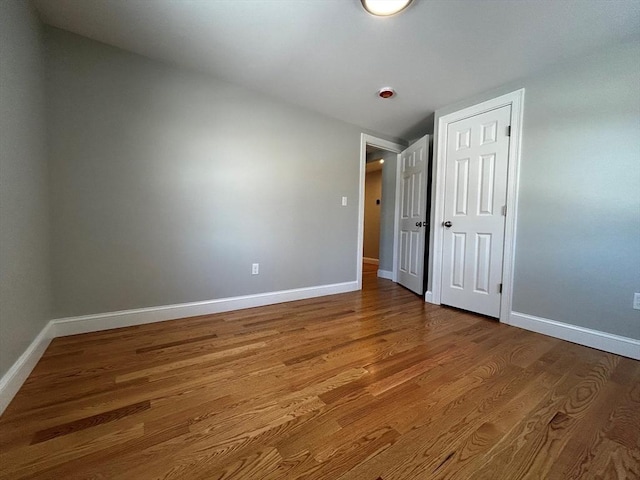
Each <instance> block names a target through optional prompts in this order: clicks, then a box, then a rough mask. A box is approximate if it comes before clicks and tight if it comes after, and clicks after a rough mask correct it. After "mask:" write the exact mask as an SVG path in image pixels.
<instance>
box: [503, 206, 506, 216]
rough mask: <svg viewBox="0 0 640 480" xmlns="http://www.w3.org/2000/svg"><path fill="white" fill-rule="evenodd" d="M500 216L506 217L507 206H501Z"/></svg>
mask: <svg viewBox="0 0 640 480" xmlns="http://www.w3.org/2000/svg"><path fill="white" fill-rule="evenodd" d="M502 215H503V216H504V217H506V216H507V206H506V205H503V206H502Z"/></svg>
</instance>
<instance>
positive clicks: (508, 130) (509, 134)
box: [507, 125, 511, 137]
mask: <svg viewBox="0 0 640 480" xmlns="http://www.w3.org/2000/svg"><path fill="white" fill-rule="evenodd" d="M510 136H511V125H509V126H508V127H507V137H510Z"/></svg>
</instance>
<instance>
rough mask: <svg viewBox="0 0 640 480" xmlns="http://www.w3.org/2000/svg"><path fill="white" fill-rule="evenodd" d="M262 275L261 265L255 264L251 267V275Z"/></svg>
mask: <svg viewBox="0 0 640 480" xmlns="http://www.w3.org/2000/svg"><path fill="white" fill-rule="evenodd" d="M259 273H260V264H259V263H254V264H252V265H251V275H258V274H259Z"/></svg>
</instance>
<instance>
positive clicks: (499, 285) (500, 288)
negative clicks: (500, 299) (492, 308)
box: [498, 283, 502, 293]
mask: <svg viewBox="0 0 640 480" xmlns="http://www.w3.org/2000/svg"><path fill="white" fill-rule="evenodd" d="M498 293H502V284H501V283H499V284H498Z"/></svg>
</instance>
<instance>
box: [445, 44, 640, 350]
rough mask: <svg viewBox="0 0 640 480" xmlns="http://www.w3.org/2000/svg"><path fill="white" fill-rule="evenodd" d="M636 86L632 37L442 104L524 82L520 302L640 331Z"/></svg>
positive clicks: (639, 63)
mask: <svg viewBox="0 0 640 480" xmlns="http://www.w3.org/2000/svg"><path fill="white" fill-rule="evenodd" d="M638 85H640V45H638V44H637V43H634V44H626V45H620V46H617V47H616V48H613V49H608V50H603V51H600V52H596V53H594V54H592V55H590V56H588V57H586V58H582V59H579V60H574V61H571V62H567V63H565V64H562V65H558V66H556V67H554V68H551V69H549V70H548V71H545V72H541V73H540V74H539V75H536V76H535V77H531V78H527V79H523V80H521V81H519V82H514V83H513V84H510V85H505V86H504V87H502V88H500V89H498V90H495V91H492V92H488V93H487V94H485V95H482V96H478V97H476V98H471V99H468V100H466V101H464V102H461V103H458V104H456V105H452V106H449V107H446V108H443V109H440V110H438V111H437V112H436V128H437V122H438V118H439V117H440V116H442V115H445V114H447V113H451V112H453V111H456V110H459V109H460V108H463V107H466V106H469V105H473V104H476V103H479V102H481V101H484V100H487V99H489V98H493V97H495V96H498V95H500V94H504V93H507V92H510V91H513V90H515V89H518V88H522V87H524V88H525V89H526V92H525V104H524V123H523V143H522V162H521V175H520V196H519V206H518V212H517V222H518V223H517V236H516V263H515V279H514V296H513V310H514V311H517V312H521V313H526V314H530V315H535V316H538V317H543V318H548V319H552V320H557V321H560V322H565V323H569V324H572V325H579V326H583V327H587V328H592V329H596V330H601V331H604V332H610V333H613V334H619V335H623V336H627V337H631V338H636V339H640V311H638V310H633V309H632V301H633V293H634V292H640V141H639V140H638V139H639V138H640V89H639V88H638ZM436 134H437V132H436Z"/></svg>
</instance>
